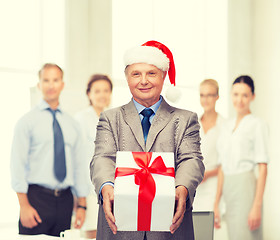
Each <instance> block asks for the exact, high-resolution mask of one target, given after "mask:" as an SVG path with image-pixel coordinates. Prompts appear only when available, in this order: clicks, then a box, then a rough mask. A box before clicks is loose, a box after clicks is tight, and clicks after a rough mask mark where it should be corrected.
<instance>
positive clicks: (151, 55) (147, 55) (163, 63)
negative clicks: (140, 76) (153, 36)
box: [124, 46, 169, 71]
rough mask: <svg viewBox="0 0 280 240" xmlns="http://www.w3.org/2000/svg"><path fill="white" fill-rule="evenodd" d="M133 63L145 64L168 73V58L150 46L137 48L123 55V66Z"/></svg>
mask: <svg viewBox="0 0 280 240" xmlns="http://www.w3.org/2000/svg"><path fill="white" fill-rule="evenodd" d="M134 63H147V64H151V65H154V66H156V67H157V68H159V69H161V70H162V71H168V69H169V58H168V57H167V56H166V55H165V54H164V53H163V52H162V51H161V50H159V49H158V48H156V47H150V46H137V47H134V48H131V49H129V50H127V51H126V53H125V54H124V64H125V66H128V65H131V64H134Z"/></svg>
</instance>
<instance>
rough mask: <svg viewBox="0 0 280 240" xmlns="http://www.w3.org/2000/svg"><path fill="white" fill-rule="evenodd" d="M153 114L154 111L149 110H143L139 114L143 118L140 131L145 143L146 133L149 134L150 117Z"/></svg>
mask: <svg viewBox="0 0 280 240" xmlns="http://www.w3.org/2000/svg"><path fill="white" fill-rule="evenodd" d="M153 113H154V111H153V110H152V109H150V108H145V109H144V110H143V111H142V112H141V114H142V115H143V116H144V118H143V119H142V122H141V124H142V129H143V134H144V139H145V142H146V140H147V136H148V132H149V129H150V126H151V123H150V117H151V116H152V114H153Z"/></svg>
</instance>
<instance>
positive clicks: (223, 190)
mask: <svg viewBox="0 0 280 240" xmlns="http://www.w3.org/2000/svg"><path fill="white" fill-rule="evenodd" d="M254 98H255V87H254V82H253V80H252V78H251V77H249V76H240V77H238V78H237V79H236V80H235V81H234V82H233V86H232V103H233V106H234V108H235V111H236V117H235V118H234V119H231V120H229V121H228V122H227V123H226V124H225V125H224V126H223V128H222V131H221V135H220V137H219V139H218V143H217V148H218V154H219V162H220V163H221V168H220V169H219V173H218V189H217V196H216V201H215V227H216V228H219V227H220V213H219V208H218V204H219V200H220V198H221V195H223V197H224V200H225V204H226V214H225V220H226V223H227V229H228V235H229V239H230V240H234V239H238V240H253V239H254V240H256V239H258V240H259V239H262V204H263V194H264V189H265V183H266V176H267V163H268V160H269V159H268V147H267V142H268V130H267V127H266V125H265V124H264V122H263V121H262V120H261V119H259V118H258V117H256V116H254V115H253V114H252V113H251V110H250V104H251V102H252V101H253V100H254ZM256 167H258V169H257V170H258V171H257V173H258V174H257V177H256V176H255V171H254V170H255V168H256Z"/></svg>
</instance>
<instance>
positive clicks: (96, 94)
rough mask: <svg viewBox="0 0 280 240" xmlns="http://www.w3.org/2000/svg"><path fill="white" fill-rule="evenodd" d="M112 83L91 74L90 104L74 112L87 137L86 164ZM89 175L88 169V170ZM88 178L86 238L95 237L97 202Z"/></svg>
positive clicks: (92, 150) (100, 75)
mask: <svg viewBox="0 0 280 240" xmlns="http://www.w3.org/2000/svg"><path fill="white" fill-rule="evenodd" d="M112 90H113V84H112V81H111V79H110V78H109V77H108V76H106V75H102V74H95V75H93V76H91V78H90V79H89V82H88V84H87V89H86V94H87V96H88V99H89V104H90V106H89V107H87V108H86V109H84V110H82V111H81V112H79V113H77V114H76V116H75V117H76V120H77V121H78V122H79V123H80V125H81V128H82V131H83V134H84V137H85V138H86V139H87V144H88V146H87V149H88V152H87V161H88V166H89V164H90V161H91V159H92V156H93V154H94V141H95V135H96V126H97V123H98V120H99V116H100V113H101V112H103V111H104V109H105V108H107V107H108V106H109V104H110V101H111V94H112ZM87 174H88V176H89V171H88V173H87ZM88 179H89V184H90V186H91V192H90V195H89V196H88V197H87V211H86V219H85V223H84V226H83V230H84V231H85V233H86V237H87V238H95V237H96V229H97V216H98V204H97V196H96V194H95V191H94V188H93V185H92V183H91V181H90V177H88Z"/></svg>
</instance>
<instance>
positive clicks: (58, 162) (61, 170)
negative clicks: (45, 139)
mask: <svg viewBox="0 0 280 240" xmlns="http://www.w3.org/2000/svg"><path fill="white" fill-rule="evenodd" d="M48 110H49V111H50V112H51V113H52V115H53V136H54V173H55V176H56V179H57V180H58V181H60V182H62V181H63V180H64V178H65V176H66V164H65V150H64V139H63V134H62V131H61V128H60V126H59V123H58V121H57V119H56V117H55V114H56V112H57V111H58V110H52V109H50V108H48Z"/></svg>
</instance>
